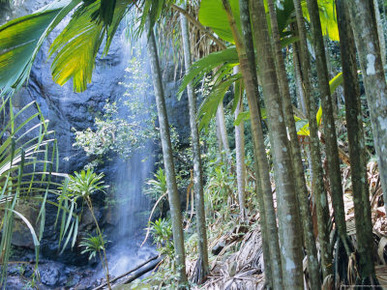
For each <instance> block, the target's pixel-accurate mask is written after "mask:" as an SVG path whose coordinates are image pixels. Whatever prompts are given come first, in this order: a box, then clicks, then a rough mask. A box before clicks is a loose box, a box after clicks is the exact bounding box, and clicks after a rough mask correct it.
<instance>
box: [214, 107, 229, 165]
mask: <svg viewBox="0 0 387 290" xmlns="http://www.w3.org/2000/svg"><path fill="white" fill-rule="evenodd" d="M216 125H217V126H218V130H219V137H220V141H221V142H222V149H223V150H224V153H225V154H226V160H227V163H229V164H230V163H231V151H230V145H229V143H228V136H227V128H226V119H225V117H224V107H223V102H220V103H219V106H218V109H217V110H216Z"/></svg>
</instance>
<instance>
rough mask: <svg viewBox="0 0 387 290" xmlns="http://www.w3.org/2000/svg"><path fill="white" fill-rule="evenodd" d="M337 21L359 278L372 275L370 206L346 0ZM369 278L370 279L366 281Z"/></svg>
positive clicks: (338, 2) (341, 3) (338, 3)
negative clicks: (358, 258) (358, 257)
mask: <svg viewBox="0 0 387 290" xmlns="http://www.w3.org/2000/svg"><path fill="white" fill-rule="evenodd" d="M336 7H337V21H338V25H339V33H340V52H341V63H342V67H343V78H344V97H345V109H346V114H345V117H346V121H347V131H348V142H349V155H350V158H351V177H352V193H353V202H354V206H355V225H356V237H357V250H358V252H359V256H360V267H359V268H360V274H361V277H362V279H363V280H366V279H367V278H370V277H371V278H373V277H374V275H375V268H374V261H373V256H374V251H373V248H374V247H373V237H372V222H371V208H370V202H369V192H368V183H367V159H366V152H365V140H364V132H363V121H362V114H361V102H360V87H359V82H358V77H357V65H356V48H355V40H354V37H353V32H352V28H351V24H350V18H349V14H348V10H347V7H346V3H345V1H343V0H336ZM368 282H370V281H368Z"/></svg>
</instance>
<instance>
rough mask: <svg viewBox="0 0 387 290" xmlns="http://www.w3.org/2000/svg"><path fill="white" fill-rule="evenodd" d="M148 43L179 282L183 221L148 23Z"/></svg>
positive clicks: (182, 275) (182, 279) (183, 275)
mask: <svg viewBox="0 0 387 290" xmlns="http://www.w3.org/2000/svg"><path fill="white" fill-rule="evenodd" d="M148 29H149V30H148V32H149V43H148V53H149V56H150V60H151V68H152V75H153V87H154V89H155V95H156V105H157V112H158V117H159V125H160V139H161V147H162V150H163V159H164V168H165V175H166V181H167V189H168V197H169V206H170V209H171V218H172V231H173V242H174V247H175V252H176V260H177V269H178V271H179V283H181V284H184V283H186V282H187V276H186V273H185V252H184V236H183V223H182V216H181V206H180V197H179V192H178V190H177V184H176V175H175V166H174V162H173V155H172V145H171V137H170V133H169V123H168V116H167V109H166V106H165V97H164V88H163V83H162V75H161V70H160V64H159V59H158V54H157V46H156V40H155V36H154V33H153V31H152V28H151V27H150V24H149V26H148Z"/></svg>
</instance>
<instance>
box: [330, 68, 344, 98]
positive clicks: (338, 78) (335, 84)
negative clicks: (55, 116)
mask: <svg viewBox="0 0 387 290" xmlns="http://www.w3.org/2000/svg"><path fill="white" fill-rule="evenodd" d="M343 81H344V78H343V73H342V72H339V73H338V74H337V75H336V76H335V77H334V78H333V79H331V80H330V81H329V88H330V91H331V94H333V93H334V92H335V90H336V89H337V87H338V86H340V85H341V84H342V83H343Z"/></svg>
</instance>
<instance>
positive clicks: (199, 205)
mask: <svg viewBox="0 0 387 290" xmlns="http://www.w3.org/2000/svg"><path fill="white" fill-rule="evenodd" d="M180 21H181V34H182V39H183V50H184V64H185V69H186V73H187V72H188V70H189V69H190V68H191V62H192V61H191V47H190V42H189V35H188V22H187V19H186V17H185V16H184V15H180ZM187 94H188V106H189V119H190V127H191V139H192V145H191V146H192V153H193V175H194V193H195V203H196V211H197V231H198V237H199V241H198V248H199V259H198V262H197V265H196V275H195V277H194V281H195V282H196V283H202V282H204V280H205V278H206V276H207V274H208V246H207V227H206V216H205V211H204V193H203V171H202V161H201V156H200V140H199V131H198V127H197V122H196V95H195V92H194V87H193V86H192V83H190V84H189V85H188V86H187Z"/></svg>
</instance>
